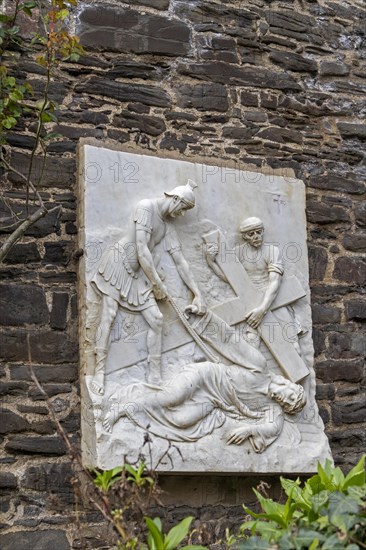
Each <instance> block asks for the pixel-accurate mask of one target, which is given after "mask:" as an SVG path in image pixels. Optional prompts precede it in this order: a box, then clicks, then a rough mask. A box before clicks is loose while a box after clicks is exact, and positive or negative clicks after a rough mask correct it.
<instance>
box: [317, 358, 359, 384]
mask: <svg viewBox="0 0 366 550" xmlns="http://www.w3.org/2000/svg"><path fill="white" fill-rule="evenodd" d="M315 372H316V375H317V377H318V378H320V379H321V380H323V382H335V381H337V380H345V381H348V382H359V381H360V380H361V378H362V372H363V361H362V359H353V360H350V361H345V360H343V361H336V360H332V359H329V360H327V361H321V362H320V363H318V364H317V365H316V367H315Z"/></svg>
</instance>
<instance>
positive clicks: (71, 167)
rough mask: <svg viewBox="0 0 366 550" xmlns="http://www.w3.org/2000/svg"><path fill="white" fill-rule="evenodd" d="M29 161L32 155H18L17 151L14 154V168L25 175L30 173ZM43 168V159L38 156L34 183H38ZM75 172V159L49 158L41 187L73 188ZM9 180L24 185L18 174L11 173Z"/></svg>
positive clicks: (34, 168)
mask: <svg viewBox="0 0 366 550" xmlns="http://www.w3.org/2000/svg"><path fill="white" fill-rule="evenodd" d="M29 161H30V155H27V154H25V153H18V152H16V151H13V152H12V155H11V164H12V166H14V168H16V169H17V170H18V171H19V172H20V173H22V174H24V175H27V173H28V169H29ZM42 166H43V157H42V156H40V155H36V156H35V157H34V161H33V165H32V170H31V180H32V181H34V182H38V180H39V178H40V175H41V172H42ZM75 171H76V166H75V159H72V158H59V157H53V156H47V159H46V164H45V168H44V172H43V178H42V180H41V183H40V187H61V188H68V187H70V188H71V187H72V185H73V183H74V177H75ZM9 179H10V180H11V181H12V182H14V183H21V184H23V180H22V179H21V178H20V176H18V175H17V174H14V173H10V175H9Z"/></svg>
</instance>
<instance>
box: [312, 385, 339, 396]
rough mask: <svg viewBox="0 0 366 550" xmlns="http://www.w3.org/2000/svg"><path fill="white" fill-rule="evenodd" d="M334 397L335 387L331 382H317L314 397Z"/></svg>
mask: <svg viewBox="0 0 366 550" xmlns="http://www.w3.org/2000/svg"><path fill="white" fill-rule="evenodd" d="M334 397H335V387H334V385H333V384H317V386H316V398H317V399H320V400H321V399H326V400H333V399H334Z"/></svg>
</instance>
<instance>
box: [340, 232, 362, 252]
mask: <svg viewBox="0 0 366 550" xmlns="http://www.w3.org/2000/svg"><path fill="white" fill-rule="evenodd" d="M343 246H344V248H345V249H346V250H351V251H352V252H366V232H365V233H354V234H352V233H351V234H348V235H345V236H344V238H343Z"/></svg>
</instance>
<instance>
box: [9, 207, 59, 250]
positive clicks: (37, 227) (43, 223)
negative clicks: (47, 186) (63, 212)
mask: <svg viewBox="0 0 366 550" xmlns="http://www.w3.org/2000/svg"><path fill="white" fill-rule="evenodd" d="M9 202H10V205H11V206H12V208H13V209H14V210H15V211H16V212H17V213H18V215H19V218H20V219H21V220H25V219H26V217H27V213H26V207H25V205H24V204H19V203H14V202H12V201H9ZM46 206H47V207H49V208H53V206H54V205H50V204H46ZM0 209H2V205H1V201H0ZM36 210H37V206H33V204H30V205H29V209H28V212H29V214H33V213H34V212H35V211H36ZM59 228H60V211H59V209H56V210H54V211H53V212H49V213H48V214H46V215H45V216H44V217H43V218H40V219H39V220H38V221H37V222H36V223H34V224H33V225H31V226H30V227H29V228H28V229H27V231H26V232H25V236H26V237H29V236H31V237H46V236H47V235H50V234H51V233H55V232H58V231H59ZM1 231H2V232H3V233H11V232H12V229H11V227H10V226H9V224H5V225H4V227H1ZM10 257H11V253H10Z"/></svg>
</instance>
